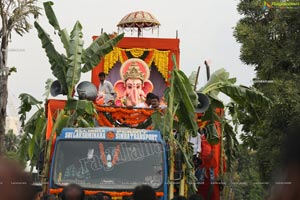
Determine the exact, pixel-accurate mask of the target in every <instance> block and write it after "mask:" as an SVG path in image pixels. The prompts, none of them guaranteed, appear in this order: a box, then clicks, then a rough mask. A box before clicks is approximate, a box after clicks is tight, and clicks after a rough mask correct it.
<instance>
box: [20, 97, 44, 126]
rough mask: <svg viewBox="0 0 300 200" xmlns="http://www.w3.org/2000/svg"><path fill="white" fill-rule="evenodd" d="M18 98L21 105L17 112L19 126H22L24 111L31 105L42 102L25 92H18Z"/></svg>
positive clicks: (38, 104)
mask: <svg viewBox="0 0 300 200" xmlns="http://www.w3.org/2000/svg"><path fill="white" fill-rule="evenodd" d="M19 99H20V100H21V105H20V107H19V112H18V114H19V115H20V121H21V126H24V124H25V120H26V113H27V112H29V111H30V110H31V108H32V106H40V104H42V103H43V102H41V101H38V100H37V99H36V98H34V97H33V96H31V95H29V94H26V93H22V94H20V95H19Z"/></svg>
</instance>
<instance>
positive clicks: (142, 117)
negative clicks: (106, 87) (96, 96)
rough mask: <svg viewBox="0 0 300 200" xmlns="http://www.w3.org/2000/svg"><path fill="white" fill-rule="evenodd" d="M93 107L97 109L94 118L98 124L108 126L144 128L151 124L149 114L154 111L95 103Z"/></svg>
mask: <svg viewBox="0 0 300 200" xmlns="http://www.w3.org/2000/svg"><path fill="white" fill-rule="evenodd" d="M95 107H96V110H97V111H98V116H97V117H96V119H97V121H98V123H99V125H101V126H109V127H114V126H127V127H144V128H146V127H148V126H150V125H151V115H152V113H153V112H154V110H152V109H140V108H139V109H128V108H123V107H104V106H98V105H95ZM149 118H150V121H149ZM149 122H150V123H149ZM145 125H147V126H145Z"/></svg>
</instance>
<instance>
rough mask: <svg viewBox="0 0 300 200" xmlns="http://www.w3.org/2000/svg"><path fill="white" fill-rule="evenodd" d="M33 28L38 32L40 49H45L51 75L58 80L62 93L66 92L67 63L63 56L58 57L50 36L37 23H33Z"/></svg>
mask: <svg viewBox="0 0 300 200" xmlns="http://www.w3.org/2000/svg"><path fill="white" fill-rule="evenodd" d="M34 26H35V28H36V29H37V31H38V36H39V38H40V39H41V42H42V47H43V48H44V49H45V52H46V55H47V57H48V59H49V62H50V64H51V70H52V73H53V75H54V76H55V77H56V78H57V79H58V81H59V83H60V84H61V85H62V88H63V91H67V83H66V73H67V69H66V68H67V63H66V59H65V57H64V56H63V55H60V54H59V53H58V52H57V51H56V49H55V47H54V45H53V44H52V40H51V39H50V36H49V35H48V34H47V33H46V32H45V31H44V29H43V28H42V27H41V26H40V25H39V24H38V23H37V22H34Z"/></svg>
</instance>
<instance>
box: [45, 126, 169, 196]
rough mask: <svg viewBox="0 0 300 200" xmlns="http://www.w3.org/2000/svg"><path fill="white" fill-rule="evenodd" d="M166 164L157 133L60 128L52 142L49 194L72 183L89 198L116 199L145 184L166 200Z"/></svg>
mask: <svg viewBox="0 0 300 200" xmlns="http://www.w3.org/2000/svg"><path fill="white" fill-rule="evenodd" d="M167 165H168V161H167V153H166V144H165V142H164V141H163V139H162V137H161V134H160V132H159V131H157V130H146V129H135V128H111V127H95V128H64V129H63V130H62V133H61V134H60V135H59V136H58V137H57V138H56V142H55V148H54V152H53V157H52V163H51V170H50V179H49V181H50V182H49V184H50V185H49V186H50V187H49V189H50V193H56V192H55V191H59V190H61V189H62V188H63V187H64V186H66V185H68V184H69V183H76V184H79V185H80V186H81V187H82V188H84V190H85V191H86V193H88V194H93V193H97V192H104V193H107V194H110V195H111V196H112V197H114V199H120V198H121V197H122V196H128V195H131V194H132V191H133V189H134V188H135V187H136V186H137V185H140V184H147V185H150V186H151V187H153V188H154V189H155V191H156V192H157V196H159V197H160V198H161V200H166V199H167V196H168V195H167V194H168V191H167V190H168V187H167V181H168V178H167V176H168V171H167V169H168V167H167Z"/></svg>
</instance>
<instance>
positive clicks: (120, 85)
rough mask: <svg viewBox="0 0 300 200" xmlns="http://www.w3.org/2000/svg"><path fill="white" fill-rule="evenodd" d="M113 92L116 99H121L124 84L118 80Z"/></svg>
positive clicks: (124, 89)
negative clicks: (115, 94)
mask: <svg viewBox="0 0 300 200" xmlns="http://www.w3.org/2000/svg"><path fill="white" fill-rule="evenodd" d="M114 90H115V91H116V93H117V98H118V97H123V96H124V95H125V91H126V87H125V82H124V81H122V80H118V81H117V82H116V83H115V85H114Z"/></svg>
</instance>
